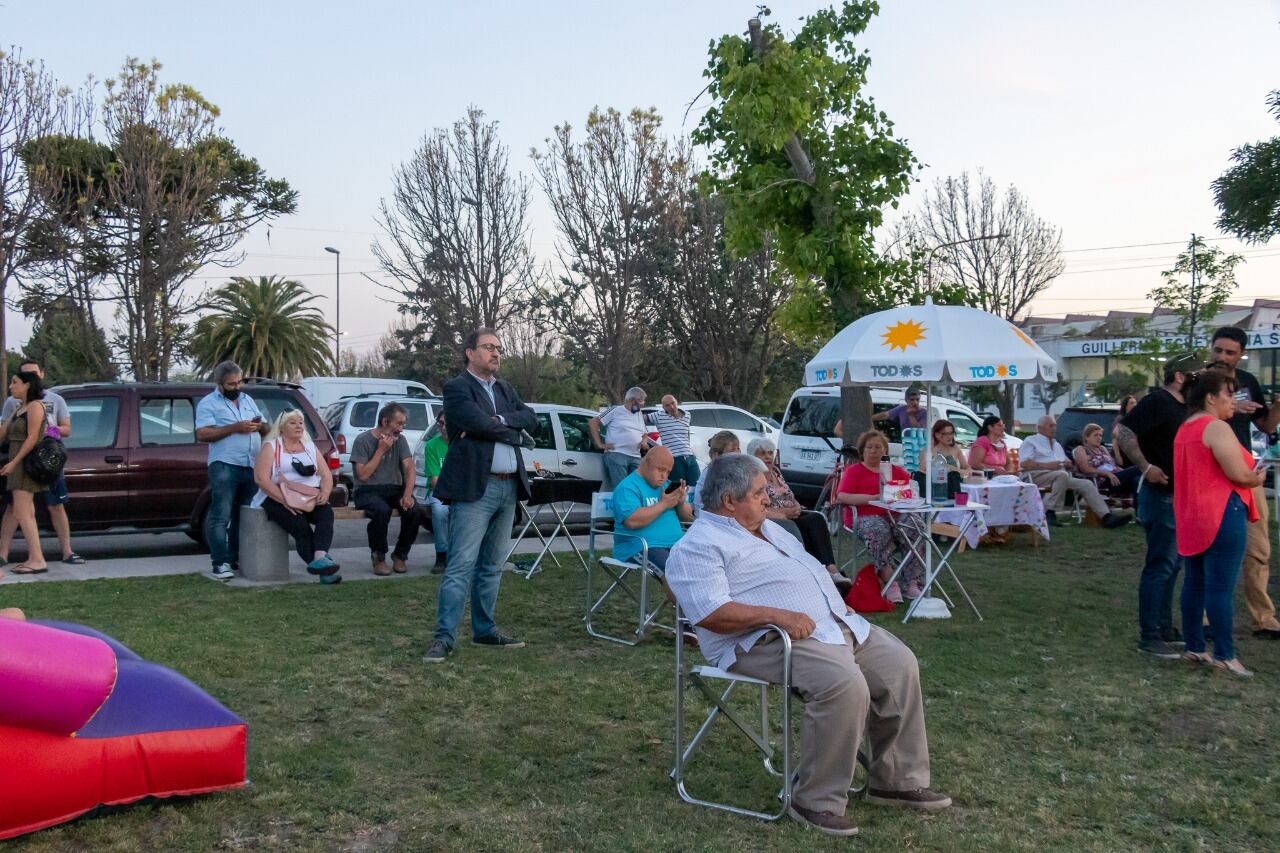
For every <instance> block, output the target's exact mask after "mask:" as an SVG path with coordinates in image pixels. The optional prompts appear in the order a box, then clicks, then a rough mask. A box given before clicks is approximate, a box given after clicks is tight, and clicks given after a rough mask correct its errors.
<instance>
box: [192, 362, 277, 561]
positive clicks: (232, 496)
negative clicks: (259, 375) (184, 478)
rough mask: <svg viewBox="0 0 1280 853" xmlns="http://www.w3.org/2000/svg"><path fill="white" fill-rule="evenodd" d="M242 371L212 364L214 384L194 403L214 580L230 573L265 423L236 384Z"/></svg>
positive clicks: (232, 365) (251, 492)
mask: <svg viewBox="0 0 1280 853" xmlns="http://www.w3.org/2000/svg"><path fill="white" fill-rule="evenodd" d="M242 378H243V371H241V370H240V367H239V366H238V365H237V364H236V363H235V362H233V361H224V362H222V363H221V364H219V365H218V366H217V367H215V368H214V369H213V382H214V384H215V385H217V386H218V387H217V388H215V389H214V390H213V391H212V392H210V393H209V394H208V395H207V396H205V397H204V399H202V400H201V401H200V403H199V405H197V406H196V440H197V441H203V442H205V443H207V444H208V445H209V490H210V493H211V494H210V497H209V510H208V512H206V513H205V516H204V541H205V543H206V544H207V545H208V546H209V558H210V560H211V561H212V562H213V571H212V575H213V577H214V578H217V579H218V580H227V579H229V578H231V577H233V570H234V568H235V566H237V565H238V563H239V555H240V530H239V528H240V507H242V506H244V505H246V504H248V503H249V501H251V500H252V499H253V496H254V495H255V494H257V491H258V486H257V484H256V483H254V481H253V465H254V462H256V461H257V459H258V451H259V450H260V449H261V448H262V436H264V435H266V434H267V431H268V429H270V426H269V425H268V424H267V422H266V419H265V418H264V417H263V416H262V412H261V411H260V410H259V409H258V405H257V403H255V402H253V398H252V397H250V396H249V395H248V394H245V393H244V392H242V391H241V390H240V386H241V384H242V382H241V380H242Z"/></svg>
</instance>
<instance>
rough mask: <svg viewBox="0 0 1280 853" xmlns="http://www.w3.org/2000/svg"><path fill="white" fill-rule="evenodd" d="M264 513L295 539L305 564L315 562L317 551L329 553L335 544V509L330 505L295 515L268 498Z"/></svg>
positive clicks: (264, 504)
mask: <svg viewBox="0 0 1280 853" xmlns="http://www.w3.org/2000/svg"><path fill="white" fill-rule="evenodd" d="M262 511H263V512H265V513H266V514H267V518H269V519H271V520H272V521H274V522H275V523H276V524H278V525H280V526H281V527H283V528H284V529H285V532H287V533H288V534H289V535H290V536H292V537H293V544H294V547H296V548H297V549H298V556H299V557H301V558H302V562H304V563H310V562H311V561H312V560H314V559H315V558H316V551H325V552H327V551H328V550H329V546H330V545H332V544H333V507H331V506H329V505H328V504H322V505H321V506H318V507H316V508H315V509H313V510H311V512H300V513H298V514H297V515H294V514H293V513H291V512H289V509H288V508H287V507H285V506H284V505H283V504H281V503H280V502H279V501H277V500H274V499H273V498H267V499H266V500H264V501H263V502H262Z"/></svg>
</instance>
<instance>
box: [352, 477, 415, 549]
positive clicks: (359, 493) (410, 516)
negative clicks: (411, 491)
mask: <svg viewBox="0 0 1280 853" xmlns="http://www.w3.org/2000/svg"><path fill="white" fill-rule="evenodd" d="M403 494H404V488H403V487H401V486H360V487H359V488H357V489H356V495H355V498H356V508H357V509H362V510H364V513H365V515H367V516H369V526H368V527H367V528H365V529H366V530H367V531H368V534H369V550H370V551H372V552H373V553H375V554H381V555H382V556H383V557H385V556H386V555H387V528H388V527H390V526H391V513H392V512H394V511H395V510H396V509H397V508H398V507H399V506H400V496H401V495H403ZM425 516H426V512H425V511H424V509H423V507H420V506H418V505H417V504H414V505H413V506H412V507H411V508H410V509H407V510H400V535H399V536H398V537H397V538H396V549H395V550H394V551H392V552H391V556H392V557H398V558H399V559H401V560H407V559H409V549H410V548H411V547H413V542H414V540H415V539H417V538H418V529H419V528H420V527H422V523H423V520H424V518H425Z"/></svg>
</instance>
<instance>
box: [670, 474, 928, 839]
mask: <svg viewBox="0 0 1280 853" xmlns="http://www.w3.org/2000/svg"><path fill="white" fill-rule="evenodd" d="M700 482H701V485H702V491H701V494H702V511H701V512H700V513H699V514H698V520H697V521H695V522H694V523H693V526H692V527H690V528H689V530H688V531H687V532H686V533H685V535H684V536H683V537H682V538H681V539H680V541H679V542H678V543H676V545H675V547H674V548H672V549H671V556H670V557H669V558H668V560H667V573H666V581H667V585H668V587H669V588H670V589H671V591H672V593H674V594H675V597H676V600H677V601H678V602H679V603H680V607H681V609H682V610H683V611H684V615H685V617H686V618H688V620H689V621H690V622H691V623H693V624H694V625H695V626H696V628H697V632H698V641H699V646H700V648H701V650H702V654H703V655H704V656H705V657H706V658H707V660H709V661H710V662H711V663H712V664H714V665H716V666H718V667H720V668H722V669H728V670H732V671H733V672H735V673H739V674H741V675H746V676H750V677H752V678H759V679H763V680H766V681H770V682H772V683H775V684H777V683H779V682H781V681H782V669H783V644H782V643H781V642H780V641H779V640H778V635H777V634H776V633H774V632H771V631H769V630H768V626H770V625H776V626H778V627H779V628H781V629H782V630H784V631H786V632H787V634H788V635H789V636H790V638H791V683H792V686H793V688H794V690H795V691H796V692H797V693H798V694H799V695H800V697H801V698H802V699H803V700H804V703H805V706H804V724H803V728H802V730H801V737H802V740H803V745H804V749H803V752H802V758H801V762H800V767H799V780H798V782H797V783H796V786H795V791H794V796H793V798H792V803H791V807H790V810H789V814H790V815H791V816H792V817H793V818H795V819H796V820H798V821H800V822H802V823H806V824H809V825H810V826H813V827H815V828H816V829H819V830H821V831H822V832H825V833H827V834H830V835H838V836H845V835H853V834H854V833H856V832H857V827H856V826H854V824H853V823H852V822H851V821H849V819H848V818H846V817H845V809H846V808H847V806H848V794H849V786H850V785H851V784H852V782H853V772H854V767H855V764H856V762H857V754H858V748H859V746H860V744H861V743H862V739H863V735H864V734H866V735H867V736H868V738H869V740H870V746H871V749H870V756H871V766H870V768H869V776H870V779H869V783H868V792H867V802H870V803H875V804H877V805H890V806H905V807H909V808H915V809H922V810H928V811H933V810H937V809H944V808H947V807H949V806H950V805H951V798H950V797H947V796H946V795H944V794H940V793H938V792H936V791H933V790H932V789H930V788H929V743H928V738H927V737H926V734H925V726H924V700H923V699H922V697H921V694H920V671H919V668H918V666H917V664H916V658H915V655H913V654H912V653H911V650H910V649H908V648H907V647H906V646H905V645H903V644H902V642H901V641H900V640H898V639H897V638H896V637H894V636H893V635H892V634H890V633H889V632H888V631H885V630H883V629H881V628H877V627H876V626H874V625H871V624H870V623H868V622H867V620H865V619H863V618H862V617H861V616H859V615H858V614H857V613H854V612H853V610H852V609H851V608H849V607H848V606H846V604H845V602H844V600H843V599H841V597H840V594H839V593H838V592H837V591H836V587H835V583H834V582H832V580H831V575H830V574H828V573H827V568H826V566H824V565H822V563H820V562H818V561H817V560H816V559H814V558H813V557H811V556H810V555H809V554H808V553H806V552H805V550H804V546H803V545H802V544H801V543H800V541H799V540H798V539H796V538H795V537H794V536H792V535H791V534H789V533H787V532H786V530H784V529H783V528H782V527H781V526H779V525H777V524H775V523H774V522H772V521H768V520H767V519H766V518H765V512H766V509H767V507H768V506H769V493H768V490H767V489H766V487H765V468H764V465H763V464H762V463H761V462H760V460H758V459H756V458H755V457H753V456H747V455H744V454H729V455H726V456H721V457H720V458H718V459H716V460H714V461H713V462H712V463H711V465H710V466H708V468H707V470H706V471H704V472H703V474H702V480H701V481H700Z"/></svg>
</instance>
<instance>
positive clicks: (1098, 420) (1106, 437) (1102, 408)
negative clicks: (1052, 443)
mask: <svg viewBox="0 0 1280 853" xmlns="http://www.w3.org/2000/svg"><path fill="white" fill-rule="evenodd" d="M1118 414H1120V407H1119V406H1118V405H1116V404H1112V403H1108V404H1102V405H1097V406H1068V407H1067V408H1066V409H1064V410H1063V411H1062V414H1060V415H1058V434H1057V438H1058V442H1059V443H1060V444H1061V445H1062V447H1063V449H1064V450H1066V451H1067V453H1071V451H1073V450H1075V449H1076V448H1077V447H1079V446H1080V442H1081V441H1083V440H1084V428H1085V427H1086V426H1088V425H1089V424H1097V425H1098V426H1100V427H1102V443H1103V444H1104V445H1106V446H1107V448H1108V449H1109V448H1110V447H1111V426H1112V424H1114V423H1115V420H1116V415H1118Z"/></svg>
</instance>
